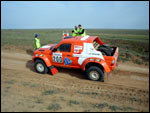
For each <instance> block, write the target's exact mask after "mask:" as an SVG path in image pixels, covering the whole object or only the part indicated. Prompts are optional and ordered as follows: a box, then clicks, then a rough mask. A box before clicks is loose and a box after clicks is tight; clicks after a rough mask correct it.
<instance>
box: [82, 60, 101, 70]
mask: <svg viewBox="0 0 150 113" xmlns="http://www.w3.org/2000/svg"><path fill="white" fill-rule="evenodd" d="M91 66H97V67H99V68H100V69H101V70H102V71H103V72H104V67H103V66H102V65H101V64H99V63H96V62H88V63H87V64H86V65H85V70H87V69H88V68H89V67H91Z"/></svg>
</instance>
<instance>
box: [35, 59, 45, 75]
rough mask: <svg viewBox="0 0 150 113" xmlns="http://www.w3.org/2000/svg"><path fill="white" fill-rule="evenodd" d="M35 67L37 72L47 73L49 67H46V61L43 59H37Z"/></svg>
mask: <svg viewBox="0 0 150 113" xmlns="http://www.w3.org/2000/svg"><path fill="white" fill-rule="evenodd" d="M34 68H35V70H36V72H38V73H41V74H45V73H47V72H48V68H47V67H46V65H45V63H44V62H43V61H42V60H36V61H35V63H34Z"/></svg>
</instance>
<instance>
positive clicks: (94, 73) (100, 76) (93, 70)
mask: <svg viewBox="0 0 150 113" xmlns="http://www.w3.org/2000/svg"><path fill="white" fill-rule="evenodd" d="M86 76H87V78H88V79H89V80H93V81H101V82H104V73H103V71H102V70H101V69H100V68H99V67H96V66H92V67H90V68H88V69H87V70H86Z"/></svg>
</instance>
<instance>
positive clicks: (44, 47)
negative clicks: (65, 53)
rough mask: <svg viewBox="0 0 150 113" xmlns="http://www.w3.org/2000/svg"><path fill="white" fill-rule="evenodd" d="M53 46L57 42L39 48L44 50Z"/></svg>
mask: <svg viewBox="0 0 150 113" xmlns="http://www.w3.org/2000/svg"><path fill="white" fill-rule="evenodd" d="M53 46H56V44H48V45H44V46H42V47H41V48H39V50H42V49H50V48H51V47H53Z"/></svg>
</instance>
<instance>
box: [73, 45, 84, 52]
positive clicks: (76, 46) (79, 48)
mask: <svg viewBox="0 0 150 113" xmlns="http://www.w3.org/2000/svg"><path fill="white" fill-rule="evenodd" d="M79 50H82V46H79V45H75V46H74V53H79Z"/></svg>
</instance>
